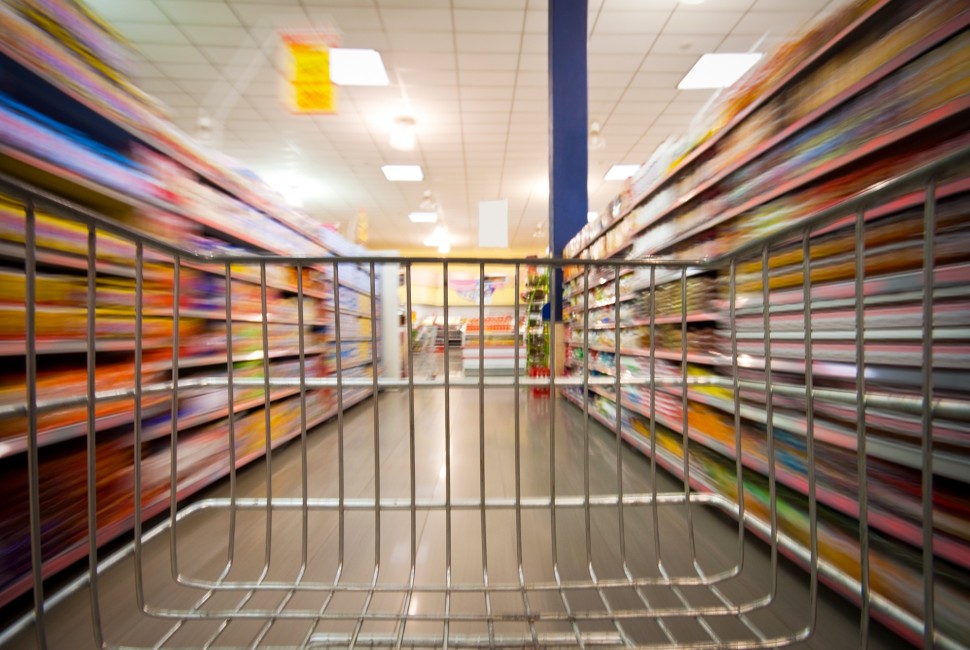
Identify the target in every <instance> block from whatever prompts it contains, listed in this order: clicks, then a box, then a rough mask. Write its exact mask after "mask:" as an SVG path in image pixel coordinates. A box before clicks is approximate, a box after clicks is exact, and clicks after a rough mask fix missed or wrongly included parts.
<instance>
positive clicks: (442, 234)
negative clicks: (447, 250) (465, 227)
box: [424, 226, 450, 248]
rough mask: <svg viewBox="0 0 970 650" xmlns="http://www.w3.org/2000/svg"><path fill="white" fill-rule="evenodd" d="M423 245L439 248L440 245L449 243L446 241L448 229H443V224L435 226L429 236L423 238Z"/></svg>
mask: <svg viewBox="0 0 970 650" xmlns="http://www.w3.org/2000/svg"><path fill="white" fill-rule="evenodd" d="M424 245H425V246H429V247H431V248H441V247H442V246H446V245H450V242H449V241H448V231H447V230H445V227H444V226H437V227H436V228H435V229H434V232H432V233H431V236H430V237H428V238H427V239H425V240H424Z"/></svg>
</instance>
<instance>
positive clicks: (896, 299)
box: [735, 185, 970, 317]
mask: <svg viewBox="0 0 970 650" xmlns="http://www.w3.org/2000/svg"><path fill="white" fill-rule="evenodd" d="M968 189H970V185H968ZM922 282H923V278H922V272H919V271H906V272H900V273H890V274H883V275H878V276H870V277H868V278H866V279H865V285H864V288H863V295H864V296H865V300H864V304H865V306H866V307H869V306H879V305H891V304H897V303H917V302H920V301H921V300H922V299H923V290H922ZM933 282H934V285H935V287H934V289H933V296H934V299H937V300H948V299H953V298H970V264H954V265H949V266H940V267H937V268H936V269H935V272H934V274H933ZM803 298H804V292H803V291H802V290H801V289H784V290H775V291H772V292H771V297H770V301H769V304H768V313H769V314H786V313H798V314H800V313H802V312H804V311H805V304H804V302H802V301H803ZM736 304H741V305H742V306H740V307H737V308H736V309H735V314H736V315H737V316H738V317H744V316H759V317H760V316H762V315H763V313H764V304H763V299H762V295H761V292H760V291H758V292H754V293H745V294H740V293H739V296H738V301H737V303H736ZM855 305H856V299H855V282H854V281H839V282H831V283H826V284H814V285H813V286H812V300H811V302H810V303H809V308H810V309H811V310H812V311H822V310H834V309H854V308H855Z"/></svg>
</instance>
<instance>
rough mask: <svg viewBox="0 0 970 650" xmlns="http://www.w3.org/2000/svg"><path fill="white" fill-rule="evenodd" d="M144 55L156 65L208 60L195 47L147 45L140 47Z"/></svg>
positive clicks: (196, 62)
mask: <svg viewBox="0 0 970 650" xmlns="http://www.w3.org/2000/svg"><path fill="white" fill-rule="evenodd" d="M139 49H140V50H141V52H142V54H144V55H145V56H146V57H148V58H149V59H151V60H152V61H155V62H156V63H195V64H198V63H205V61H206V59H205V57H204V56H203V54H202V52H201V51H200V50H199V48H197V47H195V46H194V45H162V44H158V43H145V44H144V45H142V46H141V47H139Z"/></svg>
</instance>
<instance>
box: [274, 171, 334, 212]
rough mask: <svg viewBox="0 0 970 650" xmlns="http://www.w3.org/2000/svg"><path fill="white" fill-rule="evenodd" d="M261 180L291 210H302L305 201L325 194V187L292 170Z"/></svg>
mask: <svg viewBox="0 0 970 650" xmlns="http://www.w3.org/2000/svg"><path fill="white" fill-rule="evenodd" d="M263 180H264V181H265V182H266V184H267V185H269V186H270V187H271V188H273V189H274V190H276V191H277V192H279V193H280V195H281V196H282V197H283V200H284V201H286V203H287V205H289V206H290V207H293V208H302V207H303V206H304V204H305V203H306V202H307V200H312V199H315V198H318V197H320V196H321V195H322V194H325V193H326V187H325V186H324V185H323V184H322V183H320V182H319V181H318V180H316V179H310V178H307V177H305V176H302V175H300V174H298V173H296V172H295V171H294V170H292V169H286V170H280V171H277V172H274V173H270V174H267V175H266V176H265V177H264V179H263Z"/></svg>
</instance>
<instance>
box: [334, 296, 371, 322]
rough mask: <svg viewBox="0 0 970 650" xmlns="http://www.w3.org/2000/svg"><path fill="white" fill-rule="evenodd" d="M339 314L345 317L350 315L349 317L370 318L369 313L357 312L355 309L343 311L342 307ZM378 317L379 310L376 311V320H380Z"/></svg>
mask: <svg viewBox="0 0 970 650" xmlns="http://www.w3.org/2000/svg"><path fill="white" fill-rule="evenodd" d="M368 295H369V294H368ZM340 314H341V315H345V314H346V315H350V316H358V317H360V318H370V312H369V311H358V310H356V309H345V308H344V307H341V308H340ZM380 315H381V310H380V309H378V310H377V316H378V318H380Z"/></svg>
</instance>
